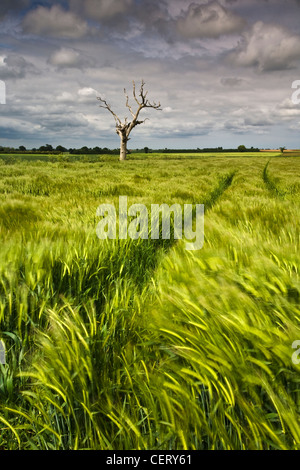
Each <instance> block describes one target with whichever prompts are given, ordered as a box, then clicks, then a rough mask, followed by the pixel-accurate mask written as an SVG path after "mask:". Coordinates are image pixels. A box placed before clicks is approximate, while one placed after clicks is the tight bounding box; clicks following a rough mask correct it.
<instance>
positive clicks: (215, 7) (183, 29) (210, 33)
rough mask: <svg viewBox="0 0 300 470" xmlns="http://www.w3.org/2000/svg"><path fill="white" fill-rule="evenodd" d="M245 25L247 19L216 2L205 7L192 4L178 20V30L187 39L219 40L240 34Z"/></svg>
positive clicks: (211, 2)
mask: <svg viewBox="0 0 300 470" xmlns="http://www.w3.org/2000/svg"><path fill="white" fill-rule="evenodd" d="M245 25H246V21H245V19H243V18H242V17H240V16H238V15H237V14H236V13H234V12H232V11H230V10H228V9H226V8H224V7H223V6H222V5H220V3H219V2H217V1H215V0H213V1H210V2H209V3H207V4H204V5H199V4H196V3H191V4H190V5H189V8H188V10H187V11H185V12H183V13H182V15H181V17H180V18H178V20H177V30H178V32H179V33H180V34H181V35H182V36H183V37H186V38H204V37H206V38H218V37H220V36H222V35H224V34H233V33H237V32H240V31H242V30H243V29H244V27H245Z"/></svg>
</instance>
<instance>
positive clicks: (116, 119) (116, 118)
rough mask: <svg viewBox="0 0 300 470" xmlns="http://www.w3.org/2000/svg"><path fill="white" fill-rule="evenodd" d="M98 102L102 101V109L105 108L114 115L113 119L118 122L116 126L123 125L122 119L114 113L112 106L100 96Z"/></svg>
mask: <svg viewBox="0 0 300 470" xmlns="http://www.w3.org/2000/svg"><path fill="white" fill-rule="evenodd" d="M97 100H99V101H101V103H103V104H100V105H99V106H100V108H104V109H108V111H109V112H110V113H111V114H112V115H113V117H114V118H115V121H116V124H119V125H122V123H121V119H120V118H119V117H118V116H117V115H116V113H114V112H113V110H112V109H111V107H110V105H109V104H108V103H107V102H106V101H105V100H104V99H103V98H101V97H100V96H97Z"/></svg>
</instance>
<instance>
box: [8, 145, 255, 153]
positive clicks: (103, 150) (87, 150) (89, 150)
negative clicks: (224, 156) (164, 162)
mask: <svg viewBox="0 0 300 470" xmlns="http://www.w3.org/2000/svg"><path fill="white" fill-rule="evenodd" d="M259 151H260V149H259V148H254V147H251V148H247V147H245V146H244V145H240V146H239V147H238V148H235V149H223V147H211V148H202V149H200V148H197V149H168V148H164V149H155V150H153V149H150V148H149V147H144V148H141V149H130V150H128V153H203V152H207V153H211V152H224V153H232V152H259ZM0 153H6V154H7V153H24V154H29V153H30V154H34V153H36V154H43V153H45V154H52V155H58V154H61V153H68V154H71V155H72V154H73V155H118V154H119V153H120V149H119V148H117V149H109V148H107V147H104V148H100V147H94V148H89V147H81V148H78V149H77V148H69V149H67V148H66V147H63V146H62V145H58V146H57V147H55V148H53V147H52V145H50V144H46V145H42V146H41V147H39V148H32V149H27V148H26V147H24V145H21V146H20V147H18V148H13V147H2V146H0Z"/></svg>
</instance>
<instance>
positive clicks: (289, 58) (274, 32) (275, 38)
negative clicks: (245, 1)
mask: <svg viewBox="0 0 300 470" xmlns="http://www.w3.org/2000/svg"><path fill="white" fill-rule="evenodd" d="M228 58H229V60H230V61H231V62H232V63H234V64H237V65H240V66H245V67H249V66H255V67H257V68H258V69H259V70H260V71H274V70H285V69H287V68H290V67H292V66H293V65H294V64H295V61H296V60H299V59H300V36H298V35H296V34H293V33H291V32H290V31H288V30H286V29H284V28H283V27H281V26H279V25H272V24H264V23H263V22H262V21H258V22H257V23H255V24H254V25H253V27H252V28H251V29H250V30H249V31H247V32H246V33H245V34H244V37H243V39H242V41H241V42H240V43H239V45H238V47H237V48H236V50H234V51H232V52H231V53H230V54H229V56H228Z"/></svg>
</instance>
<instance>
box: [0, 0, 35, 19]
mask: <svg viewBox="0 0 300 470" xmlns="http://www.w3.org/2000/svg"><path fill="white" fill-rule="evenodd" d="M29 2H30V0H14V1H11V0H1V3H0V19H1V18H4V17H5V16H6V15H7V14H9V13H13V12H16V11H18V10H22V9H23V8H26V7H27V6H28V5H29Z"/></svg>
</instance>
